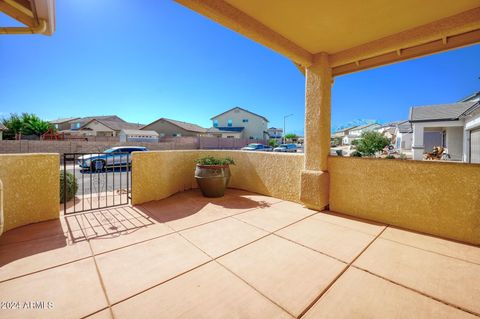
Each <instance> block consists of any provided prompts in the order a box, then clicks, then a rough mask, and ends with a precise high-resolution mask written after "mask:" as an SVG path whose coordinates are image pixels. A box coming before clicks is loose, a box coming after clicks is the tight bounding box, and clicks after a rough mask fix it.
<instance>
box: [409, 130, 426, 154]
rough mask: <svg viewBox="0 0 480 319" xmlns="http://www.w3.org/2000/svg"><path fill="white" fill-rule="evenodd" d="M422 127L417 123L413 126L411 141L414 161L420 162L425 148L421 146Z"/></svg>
mask: <svg viewBox="0 0 480 319" xmlns="http://www.w3.org/2000/svg"><path fill="white" fill-rule="evenodd" d="M423 131H424V130H423V125H421V124H419V123H414V124H413V141H412V144H413V145H412V151H413V159H414V160H422V159H423V152H424V151H425V146H424V145H423Z"/></svg>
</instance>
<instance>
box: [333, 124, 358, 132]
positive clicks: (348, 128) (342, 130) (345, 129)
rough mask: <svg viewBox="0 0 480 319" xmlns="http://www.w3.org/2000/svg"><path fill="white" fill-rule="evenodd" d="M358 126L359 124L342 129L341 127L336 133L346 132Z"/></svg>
mask: <svg viewBox="0 0 480 319" xmlns="http://www.w3.org/2000/svg"><path fill="white" fill-rule="evenodd" d="M357 127H358V125H354V126H348V127H345V128H342V129H340V130H337V131H335V133H342V132H346V131H349V130H351V129H354V128H357Z"/></svg>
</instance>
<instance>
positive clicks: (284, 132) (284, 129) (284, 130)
mask: <svg viewBox="0 0 480 319" xmlns="http://www.w3.org/2000/svg"><path fill="white" fill-rule="evenodd" d="M292 115H293V114H288V115H285V116H284V117H283V144H285V141H286V139H285V134H287V132H286V128H285V120H286V119H287V117H290V116H292Z"/></svg>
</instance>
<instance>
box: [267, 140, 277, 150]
mask: <svg viewBox="0 0 480 319" xmlns="http://www.w3.org/2000/svg"><path fill="white" fill-rule="evenodd" d="M268 145H270V146H271V147H273V148H275V147H277V146H278V142H277V140H276V139H271V140H269V141H268Z"/></svg>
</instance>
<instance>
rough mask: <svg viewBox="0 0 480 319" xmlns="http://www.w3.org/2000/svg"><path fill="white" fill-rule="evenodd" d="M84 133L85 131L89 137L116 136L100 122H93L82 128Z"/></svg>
mask: <svg viewBox="0 0 480 319" xmlns="http://www.w3.org/2000/svg"><path fill="white" fill-rule="evenodd" d="M89 129H90V130H91V131H90V130H89ZM83 131H85V133H86V134H87V135H95V136H115V135H116V133H115V131H114V130H112V129H111V128H109V127H107V126H105V125H103V124H102V123H100V122H98V121H91V122H90V123H88V124H87V125H85V126H84V127H83V128H82V132H83Z"/></svg>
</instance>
